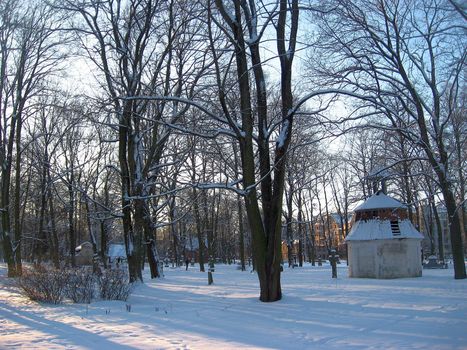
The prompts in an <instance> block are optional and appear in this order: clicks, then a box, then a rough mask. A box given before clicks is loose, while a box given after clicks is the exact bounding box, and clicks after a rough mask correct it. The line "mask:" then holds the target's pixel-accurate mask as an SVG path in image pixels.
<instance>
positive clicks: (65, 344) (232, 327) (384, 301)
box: [0, 264, 467, 350]
mask: <svg viewBox="0 0 467 350" xmlns="http://www.w3.org/2000/svg"><path fill="white" fill-rule="evenodd" d="M5 275H6V267H5V265H4V264H3V265H0V349H20V348H21V349H99V350H104V349H116V350H118V349H203V350H204V349H327V350H329V349H346V350H348V349H446V350H452V349H467V280H454V278H453V271H452V269H449V270H424V271H423V277H421V278H408V279H397V280H373V279H350V278H348V277H347V267H346V266H345V265H340V266H339V268H338V278H337V280H336V279H331V271H330V267H329V266H322V267H312V266H310V265H306V266H305V267H303V268H295V269H289V268H285V269H284V273H283V274H282V288H283V294H284V297H283V299H282V300H281V301H279V302H275V303H261V302H260V301H258V294H259V290H258V280H257V277H256V275H255V274H254V273H249V272H242V271H239V270H237V269H236V266H235V265H231V266H228V265H220V266H216V271H215V273H214V285H211V286H208V285H207V273H201V272H199V271H198V269H197V267H190V268H189V270H188V271H185V269H184V268H175V269H171V268H166V270H165V278H163V279H159V280H150V279H148V278H146V280H145V283H144V284H141V285H139V286H137V288H136V289H135V291H134V292H133V294H132V296H131V297H130V298H129V300H128V301H127V302H121V301H95V302H92V303H91V304H89V305H85V304H72V303H69V302H65V303H64V304H61V305H46V304H39V303H36V302H32V301H29V300H28V299H27V298H25V297H23V296H21V295H20V294H18V291H17V290H16V288H15V287H13V286H11V283H10V280H9V279H7V278H6V277H5ZM129 305H130V306H131V307H130V309H131V311H130V312H128V311H127V309H129V307H128V306H129Z"/></svg>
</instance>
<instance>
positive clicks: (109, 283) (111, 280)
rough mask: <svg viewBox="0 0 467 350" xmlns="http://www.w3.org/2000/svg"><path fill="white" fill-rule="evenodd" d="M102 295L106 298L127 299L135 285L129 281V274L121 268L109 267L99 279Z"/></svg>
mask: <svg viewBox="0 0 467 350" xmlns="http://www.w3.org/2000/svg"><path fill="white" fill-rule="evenodd" d="M98 284H99V291H100V296H101V298H102V299H104V300H123V301H126V300H127V299H128V297H129V296H130V294H131V292H132V290H133V285H132V284H131V283H128V276H127V275H126V273H125V272H123V271H122V270H120V269H108V270H104V271H103V272H102V275H101V276H100V277H99V279H98Z"/></svg>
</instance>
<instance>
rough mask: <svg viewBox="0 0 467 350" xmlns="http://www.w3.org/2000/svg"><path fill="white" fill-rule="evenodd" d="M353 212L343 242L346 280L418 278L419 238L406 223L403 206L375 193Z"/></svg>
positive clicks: (420, 267) (413, 228)
mask: <svg viewBox="0 0 467 350" xmlns="http://www.w3.org/2000/svg"><path fill="white" fill-rule="evenodd" d="M354 212H355V213H354V224H353V225H352V229H351V230H350V233H349V235H348V236H347V238H346V239H345V240H346V243H347V246H348V259H349V277H362V278H379V279H386V278H401V277H420V276H421V275H422V259H421V241H422V239H423V235H422V234H421V233H420V232H418V231H417V230H416V229H415V227H414V226H413V224H412V223H411V222H410V220H409V218H408V213H407V207H406V206H405V205H403V204H402V203H400V202H398V201H397V200H395V199H393V198H391V197H388V196H387V195H386V194H384V193H383V192H382V191H378V192H376V193H375V194H374V195H372V196H371V197H370V198H368V199H367V200H366V201H365V202H364V203H363V204H362V205H360V206H359V207H357V208H356V209H355V211H354Z"/></svg>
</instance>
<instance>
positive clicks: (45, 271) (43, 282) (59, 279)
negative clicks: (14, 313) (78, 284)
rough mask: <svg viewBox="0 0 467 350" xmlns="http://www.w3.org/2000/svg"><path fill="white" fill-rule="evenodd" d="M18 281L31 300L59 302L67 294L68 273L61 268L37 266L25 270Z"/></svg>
mask: <svg viewBox="0 0 467 350" xmlns="http://www.w3.org/2000/svg"><path fill="white" fill-rule="evenodd" d="M17 283H18V286H19V287H20V289H21V290H22V292H23V294H24V295H26V296H27V297H29V298H30V299H31V300H35V301H41V302H46V303H52V304H59V303H60V302H61V301H62V299H63V296H64V295H65V289H66V286H67V284H68V274H67V273H66V272H63V271H60V270H56V269H52V268H47V267H44V266H37V267H35V268H34V269H32V270H25V271H24V272H23V275H22V276H21V277H20V278H18V280H17Z"/></svg>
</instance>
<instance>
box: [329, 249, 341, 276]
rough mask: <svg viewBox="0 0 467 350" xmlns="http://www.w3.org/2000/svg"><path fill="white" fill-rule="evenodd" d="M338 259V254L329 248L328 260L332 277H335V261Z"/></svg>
mask: <svg viewBox="0 0 467 350" xmlns="http://www.w3.org/2000/svg"><path fill="white" fill-rule="evenodd" d="M338 260H339V255H337V252H336V250H335V249H331V251H330V252H329V262H330V263H331V268H332V278H337V261H338Z"/></svg>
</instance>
